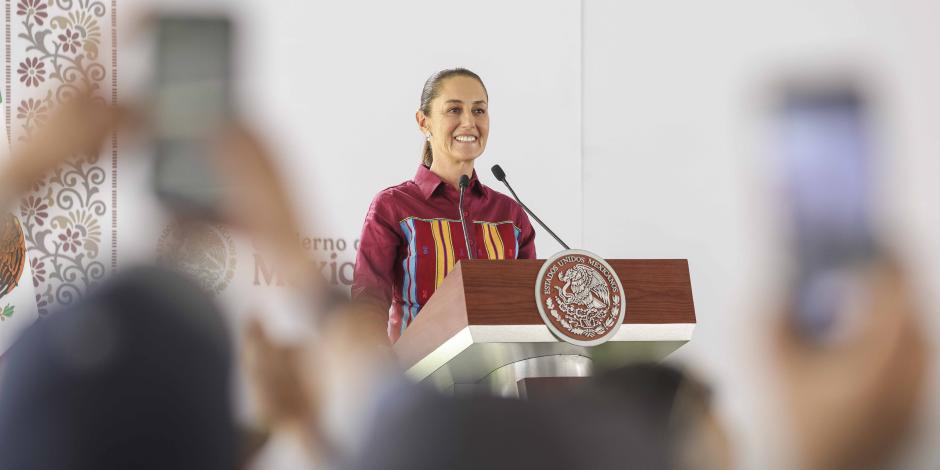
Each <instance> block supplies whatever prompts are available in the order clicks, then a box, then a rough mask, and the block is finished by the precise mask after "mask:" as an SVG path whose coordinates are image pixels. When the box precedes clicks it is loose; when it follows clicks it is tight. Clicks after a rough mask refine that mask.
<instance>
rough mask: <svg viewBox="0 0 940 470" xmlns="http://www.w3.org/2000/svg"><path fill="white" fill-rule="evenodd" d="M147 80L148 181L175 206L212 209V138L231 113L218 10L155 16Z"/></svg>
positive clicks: (226, 27) (215, 191) (216, 182)
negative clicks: (149, 95)
mask: <svg viewBox="0 0 940 470" xmlns="http://www.w3.org/2000/svg"><path fill="white" fill-rule="evenodd" d="M155 29H156V31H155V35H156V51H155V57H156V64H155V65H156V67H155V71H154V78H153V85H152V101H153V102H152V106H151V108H152V110H153V124H154V133H155V135H154V140H155V141H154V152H155V161H154V172H153V182H154V188H155V190H156V193H157V195H158V196H159V197H160V198H161V199H162V200H163V201H164V202H165V203H168V204H169V205H171V206H172V207H174V208H176V209H178V210H185V211H195V212H200V213H209V214H211V213H213V212H215V211H216V210H217V208H218V207H219V204H220V203H221V198H222V195H223V189H224V188H223V187H222V186H223V185H222V182H221V180H220V178H219V177H218V176H217V174H216V171H215V170H214V167H213V165H212V162H211V161H210V154H209V152H210V151H211V150H212V149H211V145H212V138H213V137H214V136H216V135H218V132H219V131H220V130H222V129H223V128H224V126H226V125H227V124H228V123H229V122H230V121H231V119H232V114H233V109H232V108H233V106H232V80H231V76H232V34H233V32H232V22H231V20H230V19H229V18H227V17H224V16H173V15H165V16H160V17H158V18H157V19H156V22H155Z"/></svg>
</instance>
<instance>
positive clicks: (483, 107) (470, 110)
mask: <svg viewBox="0 0 940 470" xmlns="http://www.w3.org/2000/svg"><path fill="white" fill-rule="evenodd" d="M487 106H488V104H487V99H486V91H484V90H483V86H482V85H480V82H478V81H476V80H475V79H473V78H470V77H462V76H456V77H451V78H448V79H446V80H444V83H443V84H442V85H441V92H440V94H439V95H438V96H437V98H434V100H433V101H431V115H430V116H424V119H423V121H424V122H423V123H422V122H421V121H422V115H423V113H421V112H420V111H419V112H418V121H419V122H418V123H419V125H421V127H422V130H423V131H424V132H425V134H427V133H428V132H430V133H431V150H432V151H433V154H434V159H435V160H437V159H438V158H441V159H444V160H450V161H451V162H453V163H459V162H467V161H471V162H472V161H473V160H474V159H476V158H477V157H479V156H480V154H482V153H483V149H485V148H486V138H487V137H488V136H489V131H490V116H489V112H488V110H487Z"/></svg>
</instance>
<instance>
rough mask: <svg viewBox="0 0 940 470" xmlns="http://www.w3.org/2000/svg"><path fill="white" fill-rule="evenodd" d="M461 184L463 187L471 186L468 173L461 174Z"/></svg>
mask: <svg viewBox="0 0 940 470" xmlns="http://www.w3.org/2000/svg"><path fill="white" fill-rule="evenodd" d="M459 184H460V187H461V188H466V187H467V186H470V177H469V176H467V175H461V176H460V183H459Z"/></svg>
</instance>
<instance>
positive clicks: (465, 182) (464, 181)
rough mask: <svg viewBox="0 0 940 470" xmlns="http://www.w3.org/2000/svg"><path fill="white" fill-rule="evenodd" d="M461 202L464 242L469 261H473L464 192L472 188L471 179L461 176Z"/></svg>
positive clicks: (459, 205) (458, 206)
mask: <svg viewBox="0 0 940 470" xmlns="http://www.w3.org/2000/svg"><path fill="white" fill-rule="evenodd" d="M458 186H460V201H459V202H458V203H457V209H458V211H459V212H460V227H461V228H462V229H463V241H464V243H465V244H466V246H467V259H473V249H472V248H471V247H470V232H468V231H467V221H466V219H464V217H463V192H464V190H466V189H467V186H470V177H469V176H467V175H461V176H460V183H459V184H458Z"/></svg>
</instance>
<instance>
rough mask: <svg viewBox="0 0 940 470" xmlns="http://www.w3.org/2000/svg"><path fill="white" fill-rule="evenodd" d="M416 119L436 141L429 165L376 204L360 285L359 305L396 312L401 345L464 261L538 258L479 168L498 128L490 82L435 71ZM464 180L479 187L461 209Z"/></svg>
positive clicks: (511, 209) (525, 228)
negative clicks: (492, 113) (492, 126)
mask: <svg viewBox="0 0 940 470" xmlns="http://www.w3.org/2000/svg"><path fill="white" fill-rule="evenodd" d="M415 119H416V121H417V123H418V128H419V129H420V131H421V132H422V134H424V136H425V138H426V139H427V140H426V142H425V144H424V150H423V152H422V164H421V165H419V166H418V172H417V173H416V174H415V177H414V179H412V180H409V181H405V182H403V183H401V184H399V185H397V186H392V187H390V188H387V189H385V190H383V191H381V192H379V194H378V195H377V196H376V197H375V199H374V200H373V201H372V205H371V206H370V207H369V212H368V213H367V214H366V220H365V223H364V224H363V227H362V236H361V241H360V246H359V251H358V254H357V257H356V269H355V276H354V279H353V288H352V295H353V298H355V299H357V300H363V301H366V302H368V303H369V304H372V305H375V306H376V311H377V312H379V313H380V314H381V316H382V317H383V318H384V317H385V316H386V315H387V317H388V336H389V340H390V341H391V342H393V343H394V342H395V341H397V340H398V338H399V337H400V336H401V334H402V333H403V332H404V331H405V329H406V328H407V327H408V325H409V324H410V323H411V322H412V321H413V320H414V318H415V317H416V316H417V315H418V312H419V311H420V310H421V307H422V306H424V305H425V304H426V303H427V301H428V299H429V298H430V297H431V295H432V294H433V293H434V291H435V290H436V289H437V286H439V285H440V284H441V282H443V281H444V277H445V276H447V274H448V273H449V272H450V271H451V270H453V269H454V266H455V265H456V264H457V262H458V261H460V260H462V259H467V258H475V259H516V258H535V232H534V231H533V230H532V225H531V224H530V223H529V219H528V217H527V216H526V214H525V212H524V211H523V210H522V207H520V206H519V205H518V204H517V203H516V202H515V201H514V200H512V199H511V198H509V197H507V196H505V195H503V194H501V193H498V192H496V191H494V190H492V189H490V188H489V187H487V186H485V185H483V183H481V182H480V181H479V180H478V179H477V176H476V172H475V171H474V169H473V164H474V162H475V161H476V159H477V158H479V157H480V155H482V154H483V151H484V150H485V149H486V140H487V137H488V136H489V130H490V116H489V96H488V94H487V91H486V87H485V86H484V85H483V80H481V79H480V77H479V76H478V75H477V74H475V73H473V72H471V71H470V70H467V69H463V68H456V69H448V70H442V71H440V72H437V73H435V74H434V75H432V76H431V78H429V79H428V80H427V82H426V83H425V84H424V89H423V90H422V92H421V103H420V105H419V107H418V110H417V112H415ZM464 176H466V177H468V178H469V180H470V184H469V185H468V186H467V189H466V190H465V192H464V197H463V207H462V208H461V207H459V206H460V196H459V195H460V192H459V189H458V188H459V181H460V179H461V178H462V177H464ZM461 209H462V211H463V215H464V220H465V221H466V224H467V232H468V234H467V237H464V236H463V235H462V234H463V227H462V224H461V217H460V212H461ZM468 245H469V246H468Z"/></svg>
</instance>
